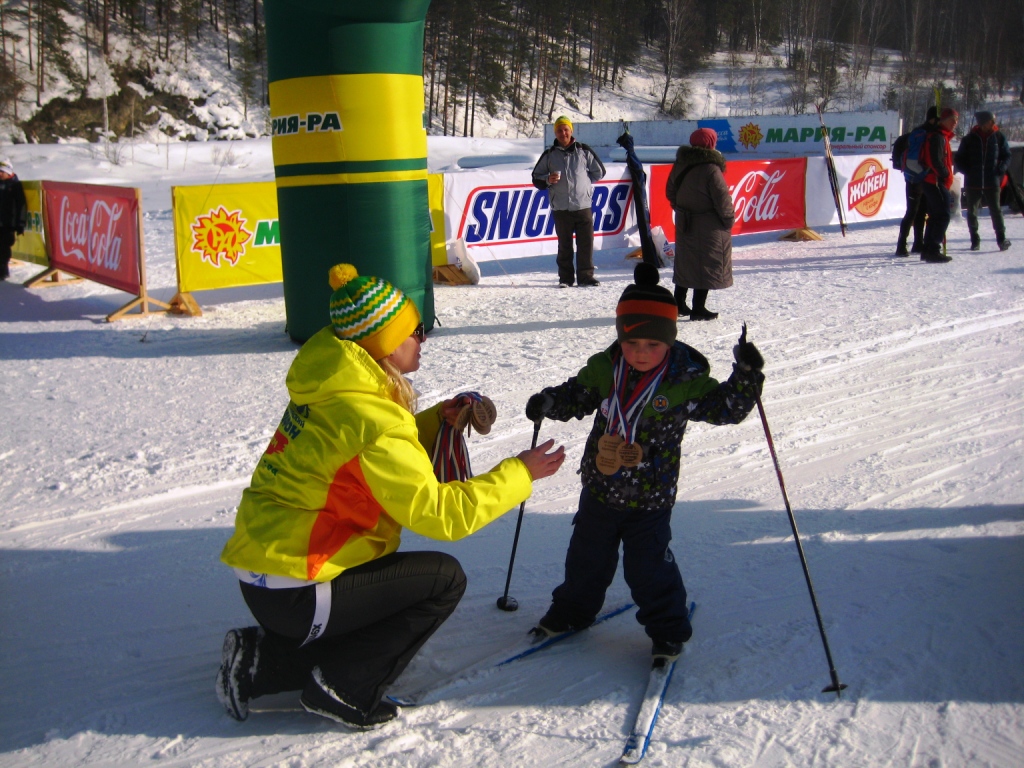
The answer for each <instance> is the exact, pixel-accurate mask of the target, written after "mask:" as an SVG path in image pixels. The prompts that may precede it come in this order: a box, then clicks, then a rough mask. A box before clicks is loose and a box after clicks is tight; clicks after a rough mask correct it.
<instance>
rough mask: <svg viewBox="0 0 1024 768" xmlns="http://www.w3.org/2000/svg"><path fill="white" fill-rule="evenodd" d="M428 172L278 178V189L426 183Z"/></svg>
mask: <svg viewBox="0 0 1024 768" xmlns="http://www.w3.org/2000/svg"><path fill="white" fill-rule="evenodd" d="M426 178H427V171H426V170H425V169H424V170H422V171H388V172H385V173H331V174H324V175H323V176H285V177H281V176H278V177H277V186H278V187H316V186H325V185H329V184H376V183H380V182H390V181H424V180H425V179H426Z"/></svg>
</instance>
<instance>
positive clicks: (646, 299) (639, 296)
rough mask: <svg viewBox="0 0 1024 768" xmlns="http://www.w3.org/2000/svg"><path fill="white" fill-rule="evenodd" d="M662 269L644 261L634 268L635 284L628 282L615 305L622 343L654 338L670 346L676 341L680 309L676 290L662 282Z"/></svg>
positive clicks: (618, 332) (616, 329) (616, 328)
mask: <svg viewBox="0 0 1024 768" xmlns="http://www.w3.org/2000/svg"><path fill="white" fill-rule="evenodd" d="M660 279H661V275H659V274H658V268H657V267H656V266H654V265H653V264H648V263H647V262H643V261H642V262H640V263H639V264H637V265H636V269H634V270H633V285H627V286H626V290H624V291H623V292H622V296H621V298H619V303H618V306H616V307H615V331H616V333H617V335H618V337H619V343H620V344H621V343H622V342H624V341H626V340H627V339H654V340H655V341H663V342H665V343H666V344H668V345H669V346H671V345H672V343H673V342H674V341H675V340H676V321H677V320H678V319H679V308H678V307H677V306H676V300H675V297H674V296H673V295H672V293H671V292H670V291H669V290H668V289H666V288H662V287H661V286H660V285H658V281H659V280H660Z"/></svg>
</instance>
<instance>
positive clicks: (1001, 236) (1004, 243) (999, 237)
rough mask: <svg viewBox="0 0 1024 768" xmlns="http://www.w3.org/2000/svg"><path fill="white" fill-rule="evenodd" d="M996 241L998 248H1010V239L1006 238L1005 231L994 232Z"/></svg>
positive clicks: (1003, 249)
mask: <svg viewBox="0 0 1024 768" xmlns="http://www.w3.org/2000/svg"><path fill="white" fill-rule="evenodd" d="M996 242H997V243H998V244H999V250H1000V251H1005V250H1008V249H1009V248H1010V241H1009V240H1007V239H1006V233H1005V232H996Z"/></svg>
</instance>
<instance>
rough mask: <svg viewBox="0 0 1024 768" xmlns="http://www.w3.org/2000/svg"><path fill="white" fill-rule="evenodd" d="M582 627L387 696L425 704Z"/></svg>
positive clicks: (395, 700) (606, 616)
mask: <svg viewBox="0 0 1024 768" xmlns="http://www.w3.org/2000/svg"><path fill="white" fill-rule="evenodd" d="M632 607H633V603H626V604H625V605H620V606H619V607H618V608H615V609H613V610H610V611H607V612H605V613H602V614H601V615H600V616H598V617H597V618H596V619H594V623H593V624H591V625H590V627H594V626H597V625H598V624H601V623H602V622H605V621H608V619H611V618H614V617H615V616H618V615H619V614H620V613H625V612H626V611H628V610H629V609H630V608H632ZM590 627H587V629H590ZM582 631H583V630H582V629H573V630H570V631H568V632H563V633H561V634H559V635H553V636H551V637H545V638H541V639H540V640H538V639H536V638H531V639H530V640H529V641H527V642H526V643H525V644H524V645H521V646H520V647H519V648H518V649H516V650H512V651H509V650H505V651H502V652H501V653H500V654H498V655H497V658H495V657H494V656H492V657H491V658H490V659H488V660H485V661H483V662H482V663H481V664H479V665H475V666H474V667H472V668H470V669H468V670H467V669H463V670H459V671H458V672H456V673H454V674H453V675H450V676H448V677H446V678H443V679H442V680H439V681H437V682H434V683H430V684H428V685H427V686H426V687H425V688H421V689H420V690H418V691H413V692H411V693H407V694H401V695H397V694H396V695H393V696H392V695H388V696H387V698H388V699H389V700H391V701H392V702H393V703H395V704H398V705H399V706H400V707H415V706H419V705H420V704H427V703H429V702H431V701H436V700H438V699H439V698H440V696H441V694H443V693H445V692H446V691H448V690H450V689H451V688H454V687H456V686H462V685H466V684H468V683H469V682H471V681H473V680H478V679H480V678H482V677H485V676H487V675H489V674H491V673H492V672H494V670H496V669H499V668H501V667H504V666H505V665H506V664H511V663H512V662H514V661H519V660H520V659H525V658H526V657H527V656H532V655H533V654H535V653H537V652H538V651H542V650H544V649H545V648H550V647H551V646H552V645H555V644H556V643H560V642H562V641H563V640H565V639H566V638H569V637H572V636H573V635H575V634H578V633H579V632H582Z"/></svg>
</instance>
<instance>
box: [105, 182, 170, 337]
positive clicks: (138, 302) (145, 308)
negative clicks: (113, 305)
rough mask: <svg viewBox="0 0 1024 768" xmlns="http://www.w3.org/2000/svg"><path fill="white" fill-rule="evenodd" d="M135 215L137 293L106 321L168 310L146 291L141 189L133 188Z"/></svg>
mask: <svg viewBox="0 0 1024 768" xmlns="http://www.w3.org/2000/svg"><path fill="white" fill-rule="evenodd" d="M135 202H136V206H135V216H136V219H137V221H138V233H139V295H138V296H137V297H135V298H134V299H132V300H131V301H129V302H128V303H127V304H125V305H124V306H123V307H121V308H120V309H118V310H117V311H115V312H111V313H110V314H109V315H107V322H108V323H112V322H114V321H115V320H122V319H125V318H135V317H145V316H146V315H150V314H153V313H154V312H170V311H171V305H170V304H164V302H162V301H158V300H157V299H153V298H150V296H149V293H147V291H146V243H145V237H144V236H143V234H142V231H143V230H142V191H141V190H140V189H139V188H138V187H136V188H135ZM150 304H155V305H156V306H158V307H160V309H157V310H152V309H150V307H149V305H150ZM135 307H140V309H139V312H137V313H133V314H128V313H129V312H131V310H133V309H135Z"/></svg>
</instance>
